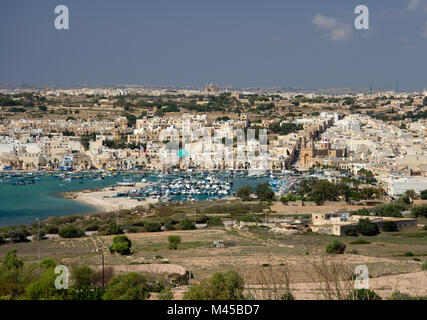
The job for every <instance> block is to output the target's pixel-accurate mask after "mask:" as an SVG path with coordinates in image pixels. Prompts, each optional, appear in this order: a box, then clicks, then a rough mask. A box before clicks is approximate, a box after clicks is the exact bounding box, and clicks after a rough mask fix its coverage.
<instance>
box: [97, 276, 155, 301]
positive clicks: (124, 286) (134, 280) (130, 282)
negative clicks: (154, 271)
mask: <svg viewBox="0 0 427 320" xmlns="http://www.w3.org/2000/svg"><path fill="white" fill-rule="evenodd" d="M149 297H150V293H149V287H148V283H147V278H146V277H145V276H143V275H142V274H139V273H136V272H130V273H126V274H121V275H118V276H115V277H114V278H113V279H111V280H110V281H109V282H108V284H107V291H106V292H105V294H104V295H103V297H102V298H103V300H146V299H148V298H149Z"/></svg>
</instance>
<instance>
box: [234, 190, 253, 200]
mask: <svg viewBox="0 0 427 320" xmlns="http://www.w3.org/2000/svg"><path fill="white" fill-rule="evenodd" d="M251 193H252V187H251V186H244V187H241V188H239V190H237V196H238V197H239V198H240V199H242V201H249V200H250V195H251Z"/></svg>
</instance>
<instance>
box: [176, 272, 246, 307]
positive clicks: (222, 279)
mask: <svg viewBox="0 0 427 320" xmlns="http://www.w3.org/2000/svg"><path fill="white" fill-rule="evenodd" d="M243 289H244V279H243V278H242V277H241V276H240V275H239V274H238V273H237V272H236V271H227V272H224V273H215V274H214V275H213V276H212V277H211V278H209V279H204V280H202V281H201V282H200V284H194V285H192V286H191V287H190V288H189V289H188V291H187V292H185V294H184V300H244V299H245V296H244V295H243Z"/></svg>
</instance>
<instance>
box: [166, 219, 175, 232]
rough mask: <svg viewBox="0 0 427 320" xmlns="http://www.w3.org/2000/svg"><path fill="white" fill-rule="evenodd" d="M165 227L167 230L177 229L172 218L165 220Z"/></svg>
mask: <svg viewBox="0 0 427 320" xmlns="http://www.w3.org/2000/svg"><path fill="white" fill-rule="evenodd" d="M165 228H166V230H174V229H175V225H174V223H173V220H172V219H167V220H166V221H165Z"/></svg>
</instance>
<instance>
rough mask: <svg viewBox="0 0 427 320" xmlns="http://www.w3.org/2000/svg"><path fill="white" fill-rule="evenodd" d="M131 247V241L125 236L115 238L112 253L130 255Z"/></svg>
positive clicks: (111, 248)
mask: <svg viewBox="0 0 427 320" xmlns="http://www.w3.org/2000/svg"><path fill="white" fill-rule="evenodd" d="M131 247H132V241H130V239H129V238H128V237H126V236H123V235H120V236H115V237H114V239H113V245H112V246H111V247H110V252H111V253H114V252H116V253H119V254H121V255H129V254H130V248H131Z"/></svg>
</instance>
